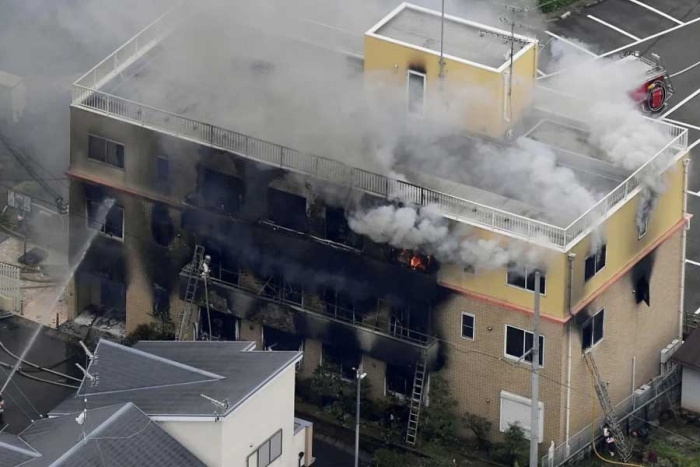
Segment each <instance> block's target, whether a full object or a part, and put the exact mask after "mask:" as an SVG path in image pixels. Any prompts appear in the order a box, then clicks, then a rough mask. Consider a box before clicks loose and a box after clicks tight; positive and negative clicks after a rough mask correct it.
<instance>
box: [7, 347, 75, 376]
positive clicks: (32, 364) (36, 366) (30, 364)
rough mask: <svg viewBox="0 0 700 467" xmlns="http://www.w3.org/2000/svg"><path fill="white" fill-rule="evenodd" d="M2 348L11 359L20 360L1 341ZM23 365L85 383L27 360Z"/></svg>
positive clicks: (23, 361)
mask: <svg viewBox="0 0 700 467" xmlns="http://www.w3.org/2000/svg"><path fill="white" fill-rule="evenodd" d="M0 348H1V349H2V350H4V351H5V353H6V354H8V355H9V356H10V357H12V358H14V359H15V360H19V357H18V356H17V355H15V354H13V353H12V352H10V351H9V350H8V348H7V347H5V345H4V344H3V343H2V341H1V340H0ZM71 358H72V357H71ZM66 361H67V360H63V362H66ZM63 362H59V364H60V363H63ZM21 363H26V364H27V365H29V366H31V367H34V368H36V369H38V370H41V371H45V372H46V373H50V374H53V375H56V376H60V377H62V378H66V379H72V380H73V381H76V382H78V383H81V382H82V381H83V380H82V379H79V378H76V377H74V376H69V375H66V374H64V373H60V372H58V371H54V370H50V369H49V368H46V367H41V366H39V365H37V364H35V363H31V362H28V361H27V360H22V361H21Z"/></svg>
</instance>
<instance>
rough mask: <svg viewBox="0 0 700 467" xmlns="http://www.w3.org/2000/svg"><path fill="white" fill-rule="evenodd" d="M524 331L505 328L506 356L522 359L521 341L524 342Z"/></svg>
mask: <svg viewBox="0 0 700 467" xmlns="http://www.w3.org/2000/svg"><path fill="white" fill-rule="evenodd" d="M523 334H524V331H521V330H520V329H516V328H512V327H510V326H507V327H506V354H508V355H510V356H513V357H522V356H523V353H524V350H523V341H524V335H523Z"/></svg>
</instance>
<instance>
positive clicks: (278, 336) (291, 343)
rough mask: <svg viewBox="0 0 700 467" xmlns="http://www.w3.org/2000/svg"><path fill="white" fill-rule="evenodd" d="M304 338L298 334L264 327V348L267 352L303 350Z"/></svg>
mask: <svg viewBox="0 0 700 467" xmlns="http://www.w3.org/2000/svg"><path fill="white" fill-rule="evenodd" d="M303 343H304V338H303V337H301V336H298V335H296V334H292V333H289V332H284V331H280V330H279V329H275V328H271V327H268V326H264V327H263V348H264V349H265V350H295V351H296V350H302V347H303Z"/></svg>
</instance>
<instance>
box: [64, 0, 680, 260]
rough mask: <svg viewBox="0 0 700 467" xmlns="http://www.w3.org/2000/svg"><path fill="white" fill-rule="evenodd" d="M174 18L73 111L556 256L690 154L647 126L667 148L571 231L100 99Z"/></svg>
mask: <svg viewBox="0 0 700 467" xmlns="http://www.w3.org/2000/svg"><path fill="white" fill-rule="evenodd" d="M176 11H177V10H175V11H174V10H171V12H170V13H168V14H166V15H164V16H162V17H161V18H159V19H158V20H157V21H155V22H154V23H152V24H151V25H150V26H149V27H147V28H146V29H144V30H143V31H141V32H140V33H139V34H137V35H136V36H135V37H134V38H133V39H131V40H130V41H129V42H127V43H126V44H125V45H124V46H122V47H121V48H119V49H118V50H117V51H115V52H114V53H113V54H112V55H110V56H109V57H107V59H105V60H103V61H102V62H100V63H99V64H98V65H97V66H96V67H95V68H93V69H92V70H90V71H89V72H88V73H86V74H85V75H84V76H83V77H81V78H80V79H79V80H78V81H76V82H75V83H74V84H73V88H72V93H73V96H72V97H73V106H76V107H81V108H85V109H89V110H93V111H97V112H100V113H104V114H106V115H110V116H114V117H118V118H120V119H122V120H126V121H128V122H131V123H134V124H136V125H140V126H143V127H146V128H150V129H153V130H155V131H159V132H162V133H166V134H170V135H173V136H176V137H179V138H182V139H186V140H190V141H193V142H196V143H199V144H202V145H206V146H209V147H212V148H215V149H220V150H224V151H228V152H232V153H234V154H237V155H239V156H241V157H245V158H246V159H250V160H254V161H257V162H260V163H263V164H267V165H271V166H274V167H281V168H283V169H286V170H289V171H292V172H297V173H300V174H304V175H307V176H310V177H313V178H317V179H321V180H326V181H328V182H331V183H333V184H337V185H342V186H345V187H349V188H351V189H354V190H359V191H362V192H365V193H369V194H371V195H374V196H378V197H381V198H385V199H389V200H401V201H403V202H405V203H412V204H414V205H416V206H428V205H431V206H433V207H435V208H437V209H438V210H439V212H440V213H441V214H442V215H443V216H445V217H447V218H450V219H453V220H455V221H458V222H464V223H467V224H471V225H476V226H478V227H482V228H486V229H489V230H493V231H497V232H499V233H502V234H505V235H509V236H512V237H515V238H519V239H524V240H527V241H531V242H536V243H540V244H542V245H543V246H547V247H550V248H554V249H557V250H560V251H568V249H570V248H571V246H573V245H574V244H575V243H576V242H578V241H579V240H580V238H582V237H584V236H585V235H587V234H588V233H589V232H590V231H591V230H592V229H593V228H594V227H595V226H596V225H598V224H599V223H600V222H602V221H603V220H604V219H605V218H606V216H607V215H608V213H610V212H611V210H612V209H613V208H614V207H615V206H617V205H618V204H619V203H623V202H625V201H626V200H628V199H629V198H630V197H631V196H633V195H634V194H635V193H636V191H635V189H636V188H637V187H638V186H639V185H640V184H641V183H643V181H644V180H645V178H647V177H650V176H654V175H656V174H657V173H658V172H659V171H663V170H664V169H665V168H667V167H668V165H669V164H670V163H671V162H672V161H673V159H674V158H675V157H676V156H677V155H679V154H681V153H682V152H684V151H685V150H686V149H687V147H688V131H687V130H686V129H684V128H681V127H678V126H675V125H671V124H669V123H666V122H662V121H655V120H649V124H650V125H653V126H654V127H655V128H657V129H658V130H660V131H661V132H662V133H664V134H666V135H668V136H669V140H670V142H669V143H668V144H667V145H666V147H665V148H663V149H662V150H661V151H659V152H658V153H657V154H656V155H655V156H654V157H652V158H651V159H650V160H649V161H648V162H647V163H646V164H644V166H642V167H641V168H640V169H639V170H637V171H636V172H635V173H634V174H633V175H631V176H630V177H629V178H628V179H627V180H625V181H624V182H623V183H622V184H621V185H620V186H618V187H617V188H616V189H615V190H613V191H612V192H611V193H610V194H609V195H608V196H606V197H605V198H603V199H602V200H601V201H599V202H598V203H597V204H596V205H595V206H593V207H592V208H591V209H590V210H589V211H587V212H586V213H584V214H583V215H582V216H581V217H579V218H578V219H576V220H575V221H574V222H572V223H571V224H570V225H569V226H568V227H559V226H555V225H551V224H548V223H545V222H541V221H537V220H534V219H529V218H527V217H524V216H520V215H517V214H513V213H510V212H507V211H503V210H500V209H497V208H493V207H489V206H486V205H483V204H480V203H476V202H474V201H469V200H466V199H462V198H459V197H456V196H452V195H448V194H445V193H441V192H438V191H434V190H430V189H427V188H422V187H419V186H417V185H414V184H411V183H408V182H404V181H400V180H395V179H392V178H389V177H386V176H384V175H380V174H376V173H372V172H368V171H366V170H361V169H358V168H355V167H351V166H348V165H346V164H344V163H342V162H338V161H336V160H332V159H328V158H325V157H320V156H316V155H313V154H308V153H304V152H299V151H297V150H295V149H291V148H288V147H285V146H282V145H279V144H275V143H270V142H268V141H264V140H261V139H257V138H253V137H250V136H247V135H244V134H241V133H237V132H235V131H231V130H227V129H224V128H220V127H217V126H214V125H210V124H208V123H204V122H200V121H197V120H193V119H190V118H187V117H183V116H181V115H177V114H173V113H170V112H166V111H164V110H160V109H156V108H154V107H149V106H146V105H143V104H140V103H138V102H133V101H130V100H127V99H124V98H121V97H117V96H114V95H111V94H107V93H105V92H101V91H100V90H99V89H100V88H101V87H102V85H103V84H104V83H105V82H106V81H107V80H108V79H110V77H111V76H116V75H118V74H120V73H121V72H123V71H125V70H126V69H127V68H128V66H129V65H130V64H131V63H133V62H134V61H135V60H137V59H138V58H139V57H141V56H142V55H143V54H144V53H145V51H147V50H150V49H152V48H153V47H154V46H155V44H157V43H158V42H159V41H161V40H162V39H163V38H164V37H165V36H167V34H168V33H169V32H170V31H171V30H172V29H173V28H174V27H175V26H176V24H177V23H178V15H179V13H176ZM143 44H147V45H143ZM130 54H131V55H130ZM540 92H541V90H540ZM545 92H549V91H545ZM552 92H556V91H552ZM568 97H571V96H568ZM571 98H572V99H576V98H574V97H571Z"/></svg>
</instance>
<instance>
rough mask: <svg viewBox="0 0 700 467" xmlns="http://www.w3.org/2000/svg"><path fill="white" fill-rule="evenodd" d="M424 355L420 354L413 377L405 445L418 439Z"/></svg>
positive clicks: (423, 378)
mask: <svg viewBox="0 0 700 467" xmlns="http://www.w3.org/2000/svg"><path fill="white" fill-rule="evenodd" d="M425 360H426V358H425V353H424V352H421V355H420V357H418V361H417V362H416V370H415V373H414V377H413V391H412V392H411V405H410V410H409V413H408V427H407V429H406V443H407V444H410V445H411V446H414V445H415V444H416V440H417V439H418V421H419V419H420V411H421V407H422V405H423V389H424V387H425V363H426V361H425Z"/></svg>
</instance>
